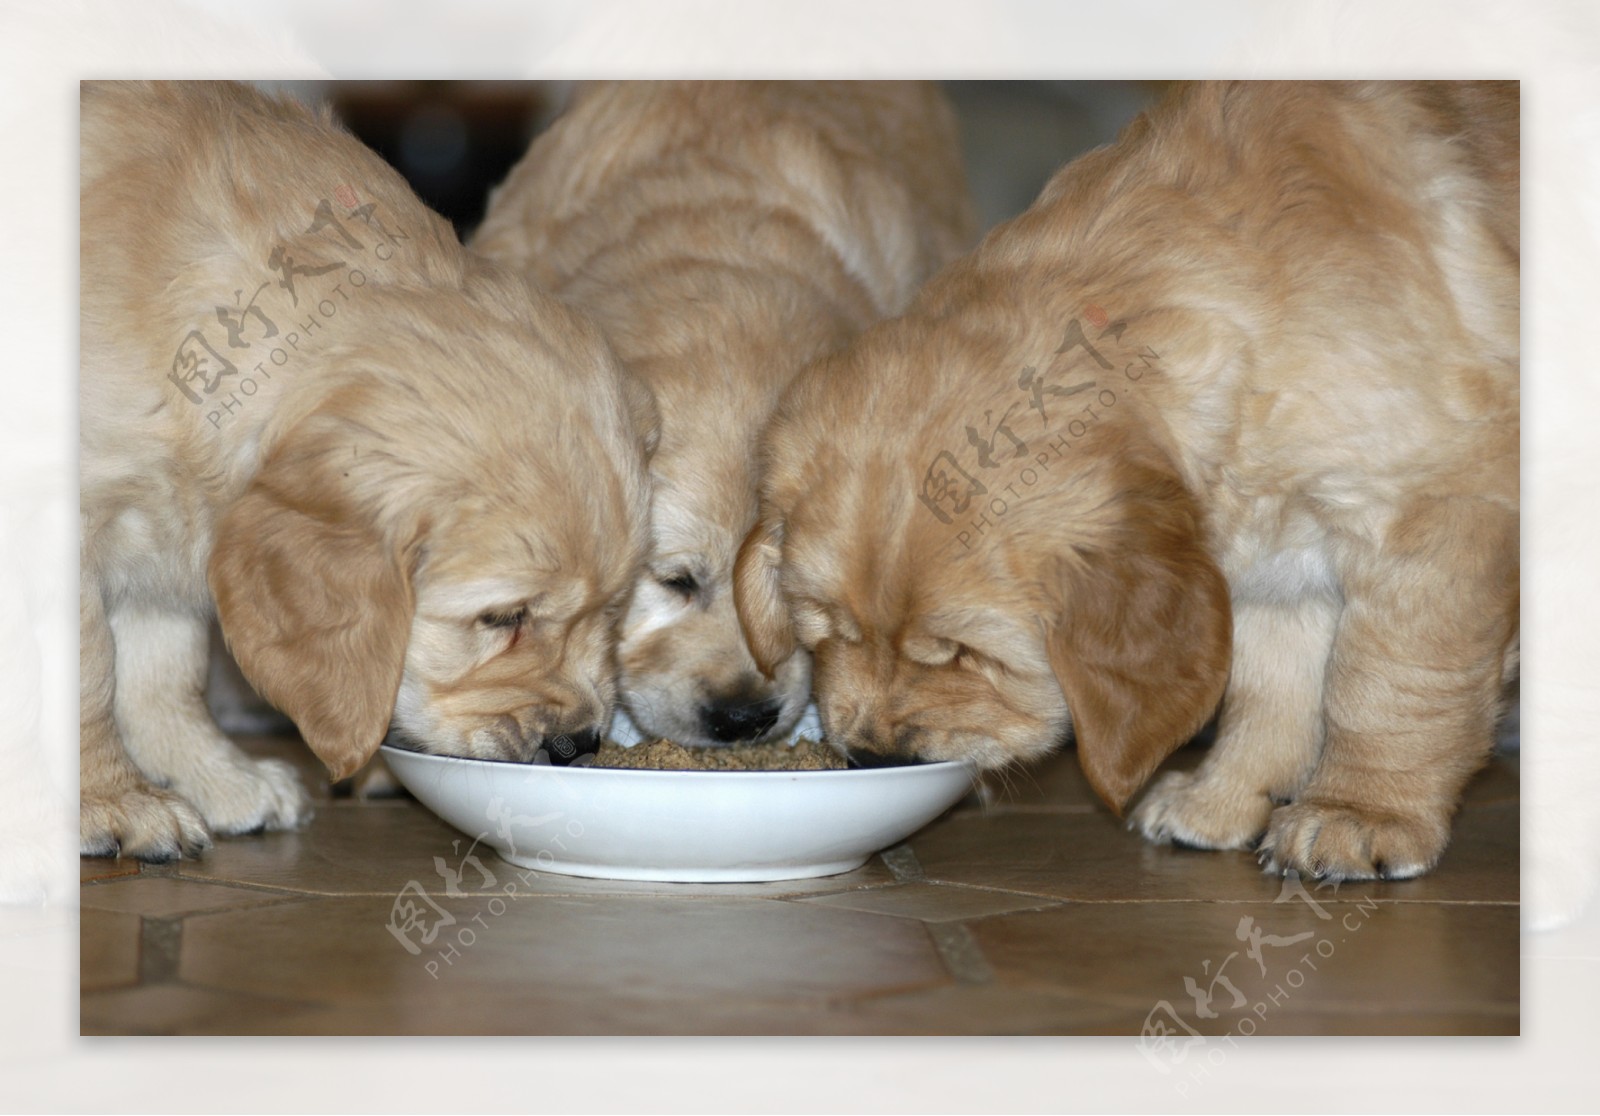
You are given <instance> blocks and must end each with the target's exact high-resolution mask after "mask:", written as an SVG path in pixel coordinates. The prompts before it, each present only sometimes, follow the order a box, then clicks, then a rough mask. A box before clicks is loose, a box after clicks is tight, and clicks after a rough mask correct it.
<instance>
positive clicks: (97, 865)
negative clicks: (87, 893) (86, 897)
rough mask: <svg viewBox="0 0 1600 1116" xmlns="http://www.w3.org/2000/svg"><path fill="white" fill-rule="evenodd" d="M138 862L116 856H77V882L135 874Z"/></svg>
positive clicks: (136, 873)
mask: <svg viewBox="0 0 1600 1116" xmlns="http://www.w3.org/2000/svg"><path fill="white" fill-rule="evenodd" d="M138 874H139V862H138V861H137V860H123V859H122V858H121V857H116V856H83V857H79V858H78V882H79V883H93V882H95V881H96V880H114V879H117V878H119V877H121V876H137V875H138Z"/></svg>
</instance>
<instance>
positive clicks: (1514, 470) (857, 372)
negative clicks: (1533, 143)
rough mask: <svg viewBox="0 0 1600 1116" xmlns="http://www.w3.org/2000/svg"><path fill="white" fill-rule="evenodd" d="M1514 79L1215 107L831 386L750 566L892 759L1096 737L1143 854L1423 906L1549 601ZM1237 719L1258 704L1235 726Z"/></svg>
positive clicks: (1033, 750) (782, 457) (790, 432)
mask: <svg viewBox="0 0 1600 1116" xmlns="http://www.w3.org/2000/svg"><path fill="white" fill-rule="evenodd" d="M1517 119H1518V97H1517V89H1516V87H1515V85H1514V84H1512V85H1479V84H1470V85H1469V84H1436V85H1426V84H1384V83H1377V84H1337V83H1331V84H1301V83H1285V84H1260V83H1239V84H1232V83H1229V84H1202V85H1198V86H1195V87H1190V88H1187V89H1181V90H1179V91H1177V92H1176V93H1175V94H1174V95H1173V96H1171V97H1169V98H1167V99H1166V100H1165V101H1163V103H1162V104H1161V105H1160V106H1159V107H1157V108H1155V109H1154V110H1152V111H1151V112H1149V113H1148V114H1147V115H1145V116H1143V117H1141V118H1140V119H1138V120H1136V121H1135V122H1134V123H1133V124H1132V125H1131V126H1129V128H1128V129H1127V130H1126V131H1125V132H1124V133H1123V135H1122V136H1121V137H1120V138H1119V140H1118V141H1117V142H1116V143H1115V144H1114V145H1112V146H1110V147H1107V148H1104V149H1101V150H1098V151H1095V152H1093V153H1091V154H1089V155H1087V156H1085V157H1083V158H1082V159H1080V160H1078V161H1076V162H1075V163H1073V164H1072V165H1070V166H1068V167H1067V168H1066V169H1064V170H1063V171H1061V172H1060V173H1059V174H1058V175H1057V176H1056V177H1055V178H1054V179H1053V180H1052V181H1051V182H1050V184H1049V185H1048V186H1047V187H1046V189H1045V190H1044V192H1043V194H1042V196H1041V197H1040V198H1039V200H1038V202H1037V203H1036V204H1035V205H1034V206H1033V207H1032V208H1031V209H1029V210H1028V211H1027V212H1026V213H1024V214H1023V215H1022V216H1020V217H1018V218H1017V219H1015V220H1013V221H1011V222H1009V223H1008V224H1006V225H1003V226H1001V227H1000V228H998V229H997V230H995V231H994V232H993V233H992V234H990V236H989V237H988V238H987V239H986V240H985V241H984V243H983V244H982V245H981V246H980V247H979V249H978V250H977V251H976V252H975V253H974V254H973V255H971V256H970V257H968V258H967V259H965V260H964V261H962V262H961V263H958V264H956V265H954V266H952V267H950V268H947V269H946V270H945V271H944V272H942V273H941V274H940V275H939V276H937V277H936V278H935V279H934V280H933V281H932V282H931V283H930V284H929V285H928V286H927V287H926V288H925V289H924V290H923V292H922V293H921V294H920V295H919V296H918V298H917V300H916V302H915V303H914V305H913V306H912V308H911V310H910V311H909V312H908V313H907V314H906V315H905V316H904V317H902V318H899V319H897V320H894V321H890V322H886V323H883V324H881V325H879V326H877V327H875V328H873V329H872V330H870V331H868V332H867V333H866V334H865V335H864V336H863V337H862V338H860V339H859V340H858V341H857V342H856V343H855V344H854V345H853V346H852V347H851V348H850V349H849V350H848V351H847V352H846V353H844V354H843V355H837V356H833V357H830V358H827V359H825V360H822V361H820V362H818V363H816V364H815V365H813V366H812V367H810V368H809V369H807V370H806V371H805V372H803V373H802V374H801V375H800V377H798V378H797V379H796V381H795V382H794V384H793V385H792V387H791V389H790V391H789V392H788V394H787V396H786V398H785V400H784V402H783V404H782V406H781V407H780V410H779V412H778V414H777V416H776V418H775V420H774V423H773V426H772V428H771V430H770V431H769V434H768V437H767V449H768V452H769V455H770V461H771V466H770V471H769V473H768V474H767V476H766V477H765V480H764V485H763V501H762V515H761V521H760V523H759V525H758V526H757V528H756V529H755V530H754V531H753V532H752V533H751V535H750V537H749V539H748V540H747V541H746V543H745V545H744V547H743V550H742V552H741V555H740V558H739V577H738V584H737V590H738V594H739V608H740V614H741V617H742V618H743V620H744V622H745V625H746V628H747V632H748V635H749V639H750V645H751V648H752V650H753V651H754V652H755V655H756V658H757V660H758V661H759V662H760V663H761V664H762V665H763V666H764V667H766V668H768V669H775V668H776V667H777V666H778V664H780V663H782V661H783V660H784V659H785V657H786V656H788V655H789V654H791V653H792V652H793V651H794V650H795V649H796V648H797V647H798V648H799V649H803V650H805V651H809V652H810V653H811V654H813V655H814V657H815V671H816V681H815V685H816V690H817V701H818V704H819V706H820V708H821V712H822V719H823V722H824V725H825V727H826V729H827V731H828V733H829V735H830V736H831V737H832V738H833V739H834V740H835V741H837V742H839V743H841V744H842V745H845V746H847V747H848V748H850V749H851V750H852V751H858V752H868V753H878V754H883V755H888V756H892V757H898V758H908V757H912V756H917V757H923V758H927V759H957V758H961V759H969V760H973V761H975V762H976V763H978V764H979V765H981V766H984V767H990V768H995V767H1000V766H1002V765H1005V764H1009V763H1012V762H1014V761H1017V760H1023V759H1027V758H1029V757H1031V756H1037V755H1040V754H1042V753H1044V752H1046V751H1048V750H1050V749H1051V748H1053V747H1054V746H1055V745H1056V744H1057V742H1058V741H1059V740H1060V739H1061V738H1062V735H1063V733H1064V732H1065V731H1066V730H1067V729H1068V727H1069V725H1070V726H1071V728H1072V729H1073V731H1074V732H1075V735H1076V738H1077V747H1078V754H1079V758H1080V761H1081V763H1082V766H1083V768H1084V770H1085V772H1086V773H1087V775H1088V778H1089V779H1090V781H1091V782H1092V784H1093V785H1094V787H1095V788H1096V790H1097V791H1098V792H1099V793H1100V795H1101V796H1102V797H1103V798H1104V799H1105V800H1106V801H1107V802H1108V803H1110V804H1111V805H1112V807H1113V808H1116V809H1118V810H1119V811H1120V810H1121V809H1122V807H1123V806H1124V805H1125V804H1126V803H1127V802H1128V800H1129V799H1130V798H1131V797H1132V796H1133V794H1134V793H1135V792H1136V791H1137V790H1138V789H1139V788H1140V786H1141V785H1142V784H1143V783H1144V782H1145V781H1146V780H1147V779H1148V778H1149V776H1150V775H1151V774H1152V772H1154V770H1155V769H1156V767H1157V766H1158V765H1159V764H1160V763H1161V761H1162V760H1163V758H1165V757H1166V756H1167V755H1168V754H1169V753H1170V752H1171V751H1172V750H1173V749H1174V748H1176V747H1177V746H1178V745H1179V744H1181V743H1183V742H1184V741H1185V740H1187V739H1189V738H1190V736H1191V735H1192V734H1193V733H1194V732H1195V730H1196V729H1198V728H1199V727H1200V726H1201V724H1202V723H1203V722H1205V721H1206V720H1207V719H1208V718H1209V717H1210V716H1211V714H1212V712H1213V710H1214V708H1215V707H1216V706H1217V705H1218V702H1219V699H1221V700H1222V707H1221V720H1220V724H1219V729H1218V736H1217V742H1216V744H1215V746H1214V747H1213V749H1212V750H1211V752H1210V753H1209V754H1208V756H1207V758H1206V760H1205V762H1204V763H1203V764H1202V765H1201V767H1200V768H1199V770H1198V771H1196V772H1195V773H1194V774H1192V775H1189V774H1173V775H1168V776H1166V777H1165V778H1164V779H1163V780H1162V781H1161V782H1160V783H1158V784H1157V785H1156V786H1155V787H1154V788H1153V789H1152V790H1151V792H1150V793H1149V794H1148V795H1147V796H1146V798H1145V799H1144V802H1143V803H1142V804H1141V806H1140V808H1139V810H1138V812H1137V813H1136V814H1135V816H1134V824H1135V825H1136V826H1137V827H1138V828H1139V829H1140V830H1141V831H1142V832H1143V833H1144V834H1145V835H1146V836H1147V837H1149V838H1150V839H1152V840H1156V841H1180V842H1184V843H1188V844H1192V845H1199V846H1204V847H1209V848H1241V847H1248V846H1251V845H1252V844H1253V843H1256V842H1258V841H1259V842H1260V843H1261V846H1260V847H1261V853H1262V857H1263V859H1264V860H1265V861H1267V862H1268V863H1269V864H1270V865H1271V866H1273V867H1275V868H1277V869H1281V870H1288V869H1297V870H1299V871H1301V872H1303V873H1309V874H1312V875H1315V876H1318V877H1332V878H1363V877H1407V876H1414V875H1417V874H1418V873H1421V872H1424V871H1426V870H1427V869H1428V868H1429V867H1430V866H1431V865H1432V864H1434V862H1435V861H1436V860H1437V859H1438V857H1439V855H1440V853H1441V852H1442V850H1443V849H1444V847H1445V845H1446V842H1447V840H1448V836H1449V822H1450V817H1451V814H1452V811H1453V809H1454V807H1455V804H1456V801H1457V797H1458V793H1459V792H1460V790H1461V788H1462V786H1463V784H1464V783H1465V782H1466V780H1467V778H1468V776H1469V775H1470V774H1471V773H1472V772H1473V770H1474V769H1475V768H1477V767H1478V766H1479V765H1480V764H1481V763H1482V762H1483V761H1484V760H1485V758H1486V757H1487V755H1488V753H1489V750H1490V747H1491V742H1492V739H1493V726H1494V721H1495V716H1496V706H1497V699H1498V696H1499V694H1500V692H1501V684H1502V678H1503V676H1504V675H1505V674H1506V673H1507V672H1508V671H1509V670H1510V669H1511V667H1512V664H1513V662H1514V659H1515V648H1516V638H1517V630H1518V629H1517V601H1518V588H1517V586H1518V566H1519V552H1518V541H1517V535H1518V514H1519V513H1518V460H1517V455H1518V422H1519V413H1518V408H1519V405H1518V368H1519V360H1520V358H1519V352H1518V315H1519V305H1518V271H1519V242H1518V232H1517V227H1518V226H1517V221H1518V211H1517V200H1518V170H1517V165H1518V161H1517V156H1518V146H1519V141H1518V130H1517ZM1224 691H1226V697H1225V698H1224Z"/></svg>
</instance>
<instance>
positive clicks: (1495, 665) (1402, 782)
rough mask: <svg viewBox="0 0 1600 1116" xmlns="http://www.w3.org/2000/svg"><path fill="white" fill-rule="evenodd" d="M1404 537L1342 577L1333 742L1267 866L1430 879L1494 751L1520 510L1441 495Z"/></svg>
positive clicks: (1286, 813)
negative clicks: (1461, 806)
mask: <svg viewBox="0 0 1600 1116" xmlns="http://www.w3.org/2000/svg"><path fill="white" fill-rule="evenodd" d="M1394 534H1395V537H1394V538H1392V539H1391V541H1390V543H1389V545H1388V546H1387V547H1386V548H1385V550H1384V552H1383V553H1382V554H1381V555H1372V556H1368V557H1366V558H1364V560H1363V561H1361V562H1360V563H1359V564H1357V565H1356V567H1355V569H1353V570H1352V571H1351V572H1350V573H1348V574H1347V575H1346V576H1345V578H1344V584H1345V590H1346V598H1347V603H1346V605H1345V610H1344V612H1343V614H1342V615H1341V617H1340V622H1339V631H1338V635H1337V637H1336V639H1335V643H1334V653H1333V658H1332V660H1331V661H1330V663H1329V669H1328V683H1327V691H1326V699H1325V704H1324V713H1325V717H1326V725H1327V728H1326V732H1327V739H1326V744H1325V746H1324V748H1323V752H1322V758H1321V760H1320V762H1319V763H1318V765H1317V769H1316V771H1315V773H1313V775H1312V777H1311V780H1310V781H1309V783H1308V784H1307V785H1306V788H1305V791H1304V792H1303V793H1302V795H1301V796H1300V798H1299V799H1298V800H1297V801H1296V802H1295V803H1294V804H1292V805H1289V806H1285V807H1282V808H1281V809H1279V810H1277V811H1275V812H1274V814H1273V817H1272V824H1271V826H1270V827H1269V829H1268V832H1267V836H1266V838H1265V840H1264V841H1263V842H1262V856H1263V859H1264V860H1265V861H1266V862H1267V863H1268V866H1269V869H1273V870H1278V871H1287V870H1289V869H1295V870H1297V871H1299V872H1301V873H1302V874H1305V875H1311V876H1314V877H1318V878H1328V879H1374V878H1383V879H1408V878H1410V877H1413V876H1417V875H1421V874H1422V873H1423V872H1426V871H1427V870H1428V869H1430V868H1431V867H1433V865H1434V864H1435V863H1436V862H1437V860H1438V859H1439V856H1440V854H1441V853H1442V852H1443V851H1444V848H1445V846H1446V844H1448V842H1449V838H1450V822H1451V817H1452V815H1453V814H1454V812H1455V808H1456V804H1457V802H1458V801H1459V798H1460V795H1461V790H1462V788H1463V787H1464V786H1465V785H1466V782H1467V780H1468V779H1469V778H1470V777H1471V776H1472V774H1473V773H1474V772H1475V771H1476V770H1477V769H1478V768H1479V767H1481V766H1482V765H1483V764H1484V763H1485V762H1486V761H1487V760H1488V758H1489V754H1490V751H1491V749H1492V747H1493V744H1494V727H1495V719H1496V715H1497V712H1498V708H1499V698H1500V692H1501V679H1502V673H1503V670H1504V665H1505V661H1506V655H1507V648H1508V646H1509V644H1510V642H1511V641H1512V640H1513V639H1514V638H1515V625H1516V605H1515V602H1516V585H1517V565H1518V562H1517V520H1516V515H1515V513H1513V512H1510V511H1507V510H1505V509H1503V508H1499V507H1495V506H1494V505H1491V504H1490V503H1488V502H1487V501H1477V500H1472V501H1469V500H1460V501H1446V500H1434V501H1430V502H1429V503H1428V504H1427V505H1425V506H1424V507H1423V508H1422V509H1420V510H1418V511H1417V512H1415V513H1413V515H1412V516H1411V517H1410V518H1409V519H1408V520H1407V521H1405V522H1404V523H1403V524H1402V525H1401V527H1400V528H1399V529H1397V530H1396V532H1395V533H1394Z"/></svg>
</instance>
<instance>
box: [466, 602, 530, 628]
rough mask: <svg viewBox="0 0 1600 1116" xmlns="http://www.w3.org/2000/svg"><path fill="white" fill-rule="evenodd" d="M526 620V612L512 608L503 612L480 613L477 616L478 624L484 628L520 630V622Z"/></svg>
mask: <svg viewBox="0 0 1600 1116" xmlns="http://www.w3.org/2000/svg"><path fill="white" fill-rule="evenodd" d="M527 618H528V610H527V608H526V607H524V608H514V609H511V610H509V611H503V612H482V613H479V614H478V623H480V624H482V625H483V626H484V627H486V628H520V627H522V622H523V621H524V620H526V619H527Z"/></svg>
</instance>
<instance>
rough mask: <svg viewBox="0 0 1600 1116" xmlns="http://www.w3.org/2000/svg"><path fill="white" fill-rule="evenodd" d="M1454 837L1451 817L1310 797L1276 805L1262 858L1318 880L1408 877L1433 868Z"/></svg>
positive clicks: (1272, 868) (1274, 867) (1269, 865)
mask: <svg viewBox="0 0 1600 1116" xmlns="http://www.w3.org/2000/svg"><path fill="white" fill-rule="evenodd" d="M1449 840H1450V823H1449V819H1448V818H1444V819H1432V818H1423V817H1400V816H1397V815H1394V814H1385V813H1379V812H1377V811H1373V810H1366V809H1362V808H1361V807H1358V806H1351V805H1349V804H1346V803H1337V802H1319V801H1316V800H1314V799H1311V800H1303V801H1300V802H1296V803H1294V804H1292V805H1289V806H1283V807H1280V808H1279V809H1277V810H1275V811H1273V814H1272V823H1271V825H1269V826H1268V827H1267V835H1266V837H1265V838H1263V839H1262V842H1261V849H1260V859H1261V863H1262V864H1263V865H1264V866H1265V867H1266V870H1267V871H1269V872H1273V873H1277V874H1280V875H1281V874H1284V873H1286V872H1288V871H1290V870H1294V871H1297V872H1299V873H1300V874H1301V875H1302V876H1310V877H1312V878H1314V879H1319V880H1335V881H1337V880H1409V879H1411V878H1413V877H1415V876H1420V875H1422V874H1423V873H1424V872H1426V871H1428V869H1430V868H1432V867H1433V866H1434V864H1436V863H1437V862H1438V860H1439V856H1440V854H1442V853H1443V852H1444V847H1445V845H1446V844H1448V843H1449Z"/></svg>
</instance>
